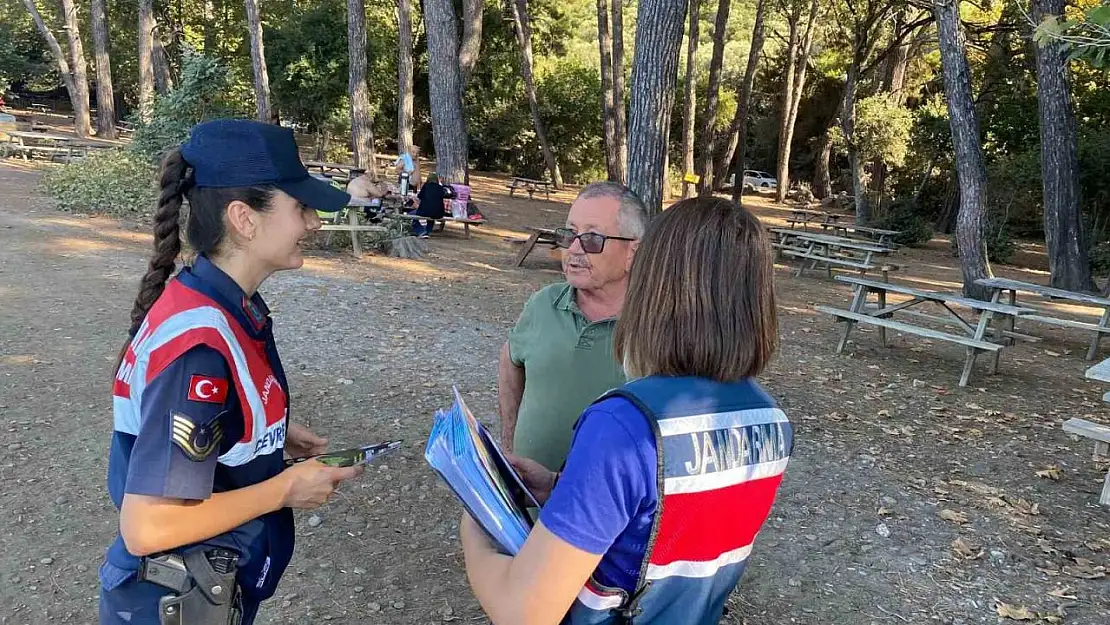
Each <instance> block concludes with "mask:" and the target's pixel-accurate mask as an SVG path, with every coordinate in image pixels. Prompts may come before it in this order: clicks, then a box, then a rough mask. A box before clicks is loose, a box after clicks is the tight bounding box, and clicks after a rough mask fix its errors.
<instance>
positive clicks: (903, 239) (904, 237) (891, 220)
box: [874, 201, 933, 247]
mask: <svg viewBox="0 0 1110 625" xmlns="http://www.w3.org/2000/svg"><path fill="white" fill-rule="evenodd" d="M874 226H875V227H876V228H883V229H885V230H897V231H898V233H899V234H898V236H896V237H894V242H895V243H898V244H899V245H908V246H910V247H920V246H922V245H925V244H926V243H928V242H929V241H930V240H931V239H932V238H933V226H932V224H931V223H929V220H927V219H925V218H924V217H922V216H921V215H920V214H918V213H916V212H914V211H913V209H911V208H910V206H909V204H908V203H905V202H900V201H896V202H894V204H892V205H891V206H890V207H889V212H887V214H886V215H885V216H884V217H882V218H881V219H879V220H878V221H876V222H875V224H874Z"/></svg>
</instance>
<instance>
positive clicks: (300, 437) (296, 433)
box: [285, 423, 328, 458]
mask: <svg viewBox="0 0 1110 625" xmlns="http://www.w3.org/2000/svg"><path fill="white" fill-rule="evenodd" d="M327 450H328V439H326V438H323V437H321V436H317V435H315V434H313V433H312V430H310V429H308V428H306V427H305V426H303V425H301V424H299V423H290V424H289V428H288V429H287V430H286V432H285V451H287V452H289V455H290V457H293V458H304V457H306V456H315V455H317V454H322V453H324V452H325V451H327Z"/></svg>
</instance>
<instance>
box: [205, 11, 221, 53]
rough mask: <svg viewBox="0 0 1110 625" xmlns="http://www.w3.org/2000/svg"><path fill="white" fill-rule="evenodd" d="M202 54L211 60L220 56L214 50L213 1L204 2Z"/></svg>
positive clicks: (214, 21) (214, 18)
mask: <svg viewBox="0 0 1110 625" xmlns="http://www.w3.org/2000/svg"><path fill="white" fill-rule="evenodd" d="M204 54H205V56H209V57H212V58H216V57H217V56H219V54H220V53H219V51H218V50H217V48H216V3H215V0H204Z"/></svg>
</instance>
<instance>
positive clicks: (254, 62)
mask: <svg viewBox="0 0 1110 625" xmlns="http://www.w3.org/2000/svg"><path fill="white" fill-rule="evenodd" d="M144 1H146V0H144ZM245 4H246V9H247V30H248V31H249V33H250V40H251V68H252V69H253V70H254V103H255V111H256V114H257V116H258V121H261V122H267V123H269V122H271V121H273V113H272V111H271V109H270V76H269V74H267V72H266V46H265V44H264V43H263V41H262V14H261V11H260V10H259V7H258V4H259V0H246V2H245Z"/></svg>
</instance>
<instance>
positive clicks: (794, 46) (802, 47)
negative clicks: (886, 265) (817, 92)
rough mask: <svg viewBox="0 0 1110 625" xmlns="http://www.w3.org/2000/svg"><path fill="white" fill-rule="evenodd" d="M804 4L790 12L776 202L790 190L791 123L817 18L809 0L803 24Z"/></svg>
mask: <svg viewBox="0 0 1110 625" xmlns="http://www.w3.org/2000/svg"><path fill="white" fill-rule="evenodd" d="M802 10H803V5H797V4H795V5H794V8H793V9H792V13H791V15H790V18H789V21H790V24H789V25H790V44H789V45H790V51H789V56H788V59H787V69H786V74H787V76H786V86H785V88H784V89H783V98H782V107H783V109H782V118H781V120H780V124H779V153H778V172H777V174H778V186H777V188H776V190H775V201H776V202H782V201H784V200H785V199H786V193H787V192H788V191H789V190H790V150H791V147H792V146H793V143H794V125H795V123H796V122H797V120H798V107H799V106H800V104H801V101H802V91H803V90H804V89H805V82H806V72H807V71H808V69H809V53H810V50H811V49H812V48H813V34H814V30H815V28H814V24H815V22H816V21H817V10H818V6H817V0H811V1H810V5H809V14H808V16H806V21H805V23H804V25H803V23H802V18H803V13H802Z"/></svg>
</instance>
